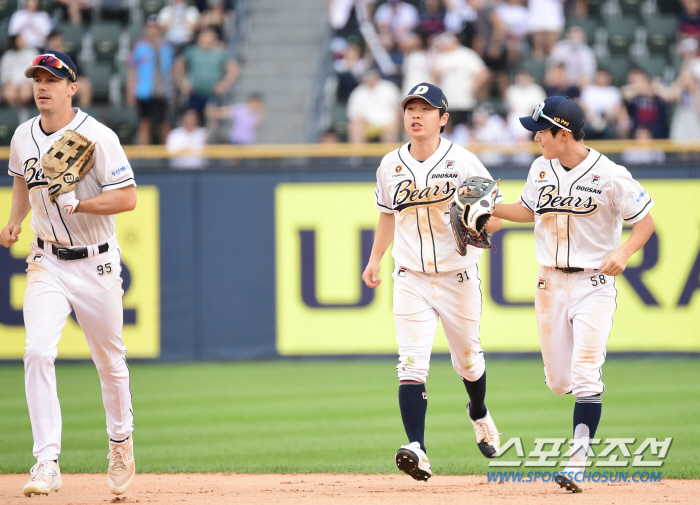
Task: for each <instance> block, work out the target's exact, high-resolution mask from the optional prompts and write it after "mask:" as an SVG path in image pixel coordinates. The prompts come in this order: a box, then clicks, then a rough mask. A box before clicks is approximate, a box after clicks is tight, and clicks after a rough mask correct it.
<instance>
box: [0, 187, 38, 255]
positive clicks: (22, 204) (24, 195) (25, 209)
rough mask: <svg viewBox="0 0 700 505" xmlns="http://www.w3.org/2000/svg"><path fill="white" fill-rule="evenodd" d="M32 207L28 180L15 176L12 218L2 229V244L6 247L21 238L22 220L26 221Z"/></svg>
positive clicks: (0, 231) (0, 238) (0, 236)
mask: <svg viewBox="0 0 700 505" xmlns="http://www.w3.org/2000/svg"><path fill="white" fill-rule="evenodd" d="M31 209H32V206H31V204H30V203H29V190H28V189H27V182H26V181H25V180H24V179H23V178H22V177H15V180H14V181H13V184H12V210H11V211H10V220H9V222H8V224H7V226H5V227H4V228H3V229H2V230H0V244H2V245H3V246H4V247H10V246H11V245H12V244H14V243H15V242H17V241H18V240H19V234H20V232H21V231H22V221H24V218H25V217H27V214H29V211H30V210H31Z"/></svg>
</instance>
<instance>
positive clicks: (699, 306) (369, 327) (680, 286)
mask: <svg viewBox="0 0 700 505" xmlns="http://www.w3.org/2000/svg"><path fill="white" fill-rule="evenodd" d="M641 182H642V184H643V185H644V188H645V189H646V190H647V191H648V192H649V193H650V194H651V196H652V198H653V199H654V201H655V205H654V207H653V209H652V211H651V214H652V216H653V218H654V221H655V223H656V230H655V232H654V234H653V236H652V237H651V239H650V240H649V242H648V243H647V244H646V246H645V247H644V248H643V249H642V250H640V251H639V252H638V253H637V254H635V255H634V256H633V257H632V258H631V259H630V261H629V263H628V267H627V270H626V271H625V272H624V273H623V274H622V275H620V276H618V277H617V278H616V286H617V291H618V296H617V311H616V313H615V318H614V324H613V329H612V333H611V335H610V340H609V342H608V350H610V351H700V326H699V325H698V324H697V321H698V318H699V317H700V293H698V291H700V204H698V203H697V197H696V195H697V194H698V192H699V191H700V180H696V179H689V180H673V181H671V180H644V181H641ZM523 184H524V181H505V182H502V183H501V189H502V192H503V195H504V196H505V198H506V202H514V201H516V200H517V198H518V197H519V195H520V193H521V191H522V188H523ZM679 202H684V203H683V204H679ZM681 208H683V212H682V215H681V213H680V212H679V210H680V209H681ZM378 217H379V211H378V210H376V209H375V208H374V184H373V183H286V184H280V185H278V186H277V189H276V192H275V227H276V231H275V235H276V236H275V238H276V245H275V254H276V288H277V289H276V297H277V299H276V304H277V344H276V346H277V351H278V352H279V353H280V354H281V355H313V354H322V355H326V354H328V355H332V354H384V353H394V352H396V349H397V345H396V340H395V329H394V322H393V314H392V277H391V272H392V270H393V268H394V265H393V260H392V258H391V246H390V247H389V250H388V251H387V253H386V255H385V257H384V259H383V261H382V266H381V272H380V275H379V278H380V279H383V282H382V284H381V285H380V286H379V287H378V288H376V289H374V290H372V289H369V288H367V287H366V286H365V285H364V283H363V282H362V280H361V275H362V272H363V270H364V267H365V265H366V264H367V260H368V258H369V255H370V252H371V249H372V240H373V237H374V229H375V227H376V224H377V219H378ZM532 227H533V225H532V224H514V223H506V225H505V226H504V229H503V230H502V231H500V232H498V233H496V234H494V235H493V242H494V244H495V245H496V246H497V251H495V250H493V249H492V250H491V251H486V252H484V254H483V256H482V259H481V261H480V264H479V277H480V278H481V283H482V284H481V291H482V296H483V314H482V319H481V341H482V347H483V348H484V350H485V351H486V352H489V351H493V352H496V351H498V352H511V351H512V352H516V351H538V350H539V341H538V336H537V326H536V324H535V311H534V294H535V289H536V282H537V273H538V270H539V265H538V264H537V263H536V262H535V244H534V238H533V232H532ZM630 230H631V227H629V228H625V230H624V231H623V241H624V240H626V239H627V237H628V236H629V233H630ZM434 351H435V352H449V349H448V347H447V341H446V339H445V336H444V333H443V332H442V329H440V330H439V331H438V335H437V337H436V340H435V346H434Z"/></svg>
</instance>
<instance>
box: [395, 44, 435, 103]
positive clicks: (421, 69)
mask: <svg viewBox="0 0 700 505" xmlns="http://www.w3.org/2000/svg"><path fill="white" fill-rule="evenodd" d="M402 71H403V89H402V94H403V96H406V95H408V92H409V91H411V88H413V86H415V85H416V84H418V83H419V82H430V81H431V80H432V76H431V74H430V58H428V53H426V52H425V51H414V52H412V53H409V54H407V55H406V56H405V57H404V60H403V69H402Z"/></svg>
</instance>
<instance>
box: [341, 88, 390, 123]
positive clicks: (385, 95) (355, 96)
mask: <svg viewBox="0 0 700 505" xmlns="http://www.w3.org/2000/svg"><path fill="white" fill-rule="evenodd" d="M400 101H401V95H400V92H399V88H398V87H397V86H396V85H395V84H394V83H392V82H389V81H386V80H379V81H378V82H377V83H376V84H375V85H374V87H370V86H368V85H367V84H365V83H362V84H360V85H359V86H357V87H356V88H355V89H354V90H353V91H352V93H350V98H349V100H348V118H349V119H363V120H365V121H366V122H367V123H368V124H370V125H372V126H378V127H381V126H386V125H389V124H391V123H394V122H396V120H397V118H398V109H399V107H398V103H399V102H400Z"/></svg>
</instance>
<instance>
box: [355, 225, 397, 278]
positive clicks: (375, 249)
mask: <svg viewBox="0 0 700 505" xmlns="http://www.w3.org/2000/svg"><path fill="white" fill-rule="evenodd" d="M394 226H395V218H394V214H387V213H386V212H382V213H380V214H379V222H378V223H377V231H375V232H374V244H372V253H371V254H370V256H369V261H368V262H367V267H366V268H365V271H364V272H363V273H362V280H363V281H365V284H367V286H368V287H370V288H376V287H377V286H379V284H381V282H382V281H381V279H379V278H378V277H377V275H378V274H379V263H380V262H381V260H382V257H383V256H384V253H385V252H386V250H387V248H388V247H389V244H391V241H392V240H394Z"/></svg>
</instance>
